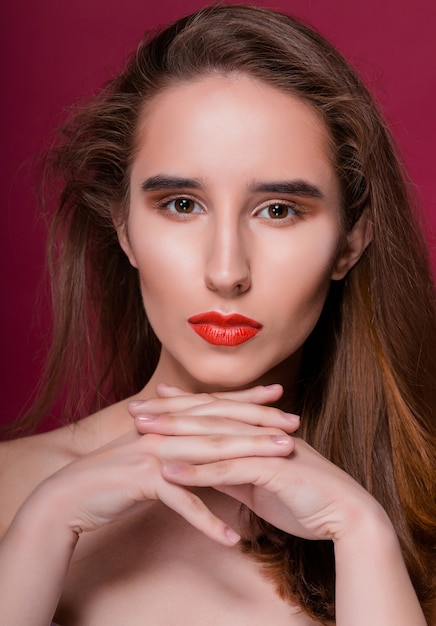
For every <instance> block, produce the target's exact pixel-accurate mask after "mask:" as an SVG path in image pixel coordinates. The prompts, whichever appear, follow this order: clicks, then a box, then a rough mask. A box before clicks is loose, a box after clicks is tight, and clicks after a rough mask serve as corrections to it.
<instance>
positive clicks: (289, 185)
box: [249, 179, 325, 200]
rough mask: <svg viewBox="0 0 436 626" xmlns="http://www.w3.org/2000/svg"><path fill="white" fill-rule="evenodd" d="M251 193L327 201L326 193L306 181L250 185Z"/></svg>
mask: <svg viewBox="0 0 436 626" xmlns="http://www.w3.org/2000/svg"><path fill="white" fill-rule="evenodd" d="M249 189H250V191H251V192H254V193H274V194H279V195H280V194H284V195H288V196H299V197H300V198H319V199H320V200H324V199H325V195H324V193H323V192H322V191H321V189H320V188H319V187H317V186H316V185H314V184H313V183H309V182H307V181H305V180H299V179H298V180H283V181H272V182H260V183H256V184H254V185H250V188H249Z"/></svg>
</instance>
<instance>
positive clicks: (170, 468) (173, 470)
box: [162, 463, 182, 474]
mask: <svg viewBox="0 0 436 626" xmlns="http://www.w3.org/2000/svg"><path fill="white" fill-rule="evenodd" d="M162 467H163V469H164V470H165V471H166V472H168V474H180V472H181V471H182V466H181V465H180V464H179V463H164V464H163V465H162Z"/></svg>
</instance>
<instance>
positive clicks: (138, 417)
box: [135, 413, 157, 422]
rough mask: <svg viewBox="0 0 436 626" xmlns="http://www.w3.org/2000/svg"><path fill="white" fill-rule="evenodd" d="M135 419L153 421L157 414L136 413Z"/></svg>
mask: <svg viewBox="0 0 436 626" xmlns="http://www.w3.org/2000/svg"><path fill="white" fill-rule="evenodd" d="M135 419H136V420H138V422H154V420H156V419H157V415H149V414H148V413H143V414H142V415H136V416H135Z"/></svg>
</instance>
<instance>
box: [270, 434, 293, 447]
mask: <svg viewBox="0 0 436 626" xmlns="http://www.w3.org/2000/svg"><path fill="white" fill-rule="evenodd" d="M271 439H272V440H273V441H274V443H277V444H278V445H279V446H285V445H287V444H288V443H289V442H290V441H291V438H290V437H288V436H287V435H273V437H271Z"/></svg>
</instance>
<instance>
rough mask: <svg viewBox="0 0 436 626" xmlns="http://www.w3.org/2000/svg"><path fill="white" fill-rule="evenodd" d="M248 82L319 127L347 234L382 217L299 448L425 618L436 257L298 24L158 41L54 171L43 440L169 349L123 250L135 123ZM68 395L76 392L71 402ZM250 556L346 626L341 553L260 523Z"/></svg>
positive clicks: (358, 99) (265, 19)
mask: <svg viewBox="0 0 436 626" xmlns="http://www.w3.org/2000/svg"><path fill="white" fill-rule="evenodd" d="M235 73H239V74H245V75H249V76H251V77H253V78H255V79H258V80H260V81H263V82H265V83H267V84H268V85H270V86H273V87H275V88H276V89H279V90H280V91H282V92H284V93H289V94H291V95H293V96H297V97H298V98H301V99H303V100H304V101H305V102H307V103H308V104H309V105H310V106H311V107H312V108H313V109H314V110H316V111H317V112H318V114H319V115H321V117H322V119H323V121H324V123H325V126H326V128H327V129H328V132H329V137H330V144H331V152H332V155H333V159H334V165H335V168H336V172H337V176H338V179H339V181H340V185H341V190H342V215H343V223H344V226H345V228H347V229H350V228H351V227H352V226H353V224H354V223H355V222H356V221H357V220H358V219H359V217H360V215H361V214H362V212H363V210H364V209H366V210H367V211H368V212H369V215H370V220H371V223H372V231H373V240H372V243H371V244H370V246H369V247H368V249H367V250H366V251H365V253H364V255H363V257H362V258H361V260H360V261H359V263H358V264H357V265H356V266H355V267H354V268H353V269H352V271H351V272H350V273H349V274H348V276H347V277H346V278H345V279H344V280H342V281H340V282H339V283H333V284H332V287H331V290H330V293H329V296H328V299H327V302H326V305H325V307H324V310H323V313H322V316H321V319H320V320H319V323H318V325H317V327H316V328H315V330H314V331H313V333H312V335H311V336H310V337H309V339H308V340H307V342H306V345H305V350H304V357H303V365H302V370H301V380H300V386H299V405H300V406H299V407H297V408H298V409H299V410H300V412H301V414H302V426H301V430H300V434H301V436H302V437H303V438H305V439H306V440H307V441H308V442H309V443H310V444H311V445H312V446H314V447H315V448H316V449H317V450H319V451H320V452H321V453H322V454H323V455H324V456H326V457H327V458H328V459H330V460H331V461H333V462H334V463H336V464H337V465H338V466H340V467H342V468H343V469H344V470H345V471H346V472H348V473H349V474H350V475H351V476H353V477H354V478H355V479H356V480H357V481H358V482H359V483H361V484H362V485H363V486H364V487H365V488H366V489H367V490H368V491H369V492H370V493H371V494H373V495H374V497H375V498H377V499H378V500H379V501H380V503H381V504H382V506H383V507H384V508H385V509H386V510H387V512H388V514H389V515H390V517H391V519H392V522H393V524H394V526H395V528H396V531H397V533H398V536H399V539H400V543H401V546H402V550H403V554H404V558H405V561H406V564H407V567H408V569H409V573H410V576H411V578H412V581H413V583H414V585H415V588H416V591H417V594H418V596H419V598H420V600H421V602H422V604H423V606H424V608H425V607H426V606H427V603H428V602H429V601H430V599H431V598H432V597H433V596H432V594H433V593H434V562H435V554H434V552H433V549H434V547H433V546H434V537H435V518H436V516H435V510H434V506H435V505H434V503H435V500H436V498H435V481H434V480H432V477H433V479H434V475H435V473H434V437H435V426H434V424H435V419H434V418H435V406H436V397H435V396H436V392H435V380H436V365H435V345H436V307H435V291H434V283H433V280H432V276H431V271H430V264H429V259H428V255H427V251H426V246H425V243H424V240H423V237H422V235H421V231H420V227H419V224H418V223H417V219H416V217H415V212H414V210H413V209H414V207H413V205H414V202H413V201H412V200H411V198H410V194H409V191H408V185H407V180H406V177H405V175H404V171H403V167H402V165H401V161H400V159H399V156H398V154H397V151H396V148H395V145H394V142H393V140H392V138H391V135H390V132H389V130H388V128H387V126H386V124H385V122H384V121H383V119H382V117H381V115H380V113H379V111H378V109H377V106H376V105H375V103H374V100H373V98H372V97H371V95H370V94H369V93H368V90H367V89H366V88H365V86H364V85H363V84H362V82H361V80H360V79H359V78H358V76H357V75H356V73H355V71H354V70H353V68H352V67H351V66H350V65H349V64H348V63H347V62H346V61H345V60H344V58H343V57H342V56H341V55H340V54H339V53H338V52H337V51H336V50H335V49H334V48H333V47H332V46H331V45H330V44H329V43H328V42H327V41H326V40H325V39H323V38H322V37H321V36H320V35H319V34H317V33H316V32H315V31H314V30H312V29H311V28H309V27H307V26H306V25H304V24H302V23H301V22H299V21H297V20H295V19H293V18H291V17H289V16H286V15H283V14H280V13H277V12H274V11H269V10H265V9H261V8H255V7H248V6H239V5H231V6H212V7H208V8H205V9H203V10H201V11H199V12H197V13H195V14H193V15H191V16H188V17H185V18H183V19H180V20H178V21H176V22H175V23H173V24H172V25H170V26H168V27H167V28H165V29H163V30H161V31H160V32H157V33H153V34H151V35H147V36H146V37H145V38H144V40H143V41H142V42H141V43H140V45H139V47H138V49H137V50H136V52H135V53H134V54H133V56H132V57H131V58H130V60H129V62H128V64H127V65H126V67H125V69H124V70H123V71H122V72H121V73H120V74H119V75H118V76H117V77H116V78H114V79H113V80H112V81H110V82H109V83H108V84H107V85H106V86H105V88H104V89H103V90H102V91H101V93H100V94H99V96H98V97H97V98H96V99H95V100H94V101H93V102H92V103H91V104H88V105H86V106H85V107H82V108H80V109H79V110H76V111H75V112H74V115H73V116H72V117H71V119H70V120H69V121H68V123H67V124H66V125H65V127H64V128H63V131H62V136H61V138H60V141H59V143H58V145H57V146H56V147H55V148H54V149H53V150H52V151H51V153H50V158H49V160H48V161H47V163H48V165H47V169H46V173H47V174H49V175H51V174H53V173H54V174H55V175H56V176H60V177H61V179H62V180H63V183H62V184H63V187H62V192H61V195H60V200H59V203H58V204H57V207H56V211H55V214H54V216H53V221H52V226H51V234H50V240H49V253H50V257H49V259H50V267H51V272H52V279H53V280H52V284H53V299H54V313H55V325H54V333H53V343H52V348H51V352H50V354H49V357H48V362H47V367H46V370H45V374H44V376H43V379H42V387H41V393H40V394H39V398H38V401H37V402H36V404H35V406H34V408H33V410H32V411H31V412H30V413H29V414H28V415H27V417H26V418H25V419H24V420H21V422H20V423H19V424H18V426H17V428H21V429H23V428H27V429H28V428H29V427H30V426H31V425H32V424H35V423H37V422H38V421H40V420H41V419H42V417H44V416H46V415H47V413H48V411H49V409H50V407H51V406H52V405H53V402H54V400H55V399H56V398H58V397H59V396H63V398H64V404H63V407H64V408H63V411H64V414H65V415H67V416H68V417H69V419H72V420H74V419H78V418H79V417H81V416H83V415H84V414H86V413H89V412H90V411H92V410H96V409H98V408H101V407H102V406H104V405H106V404H108V403H110V402H113V401H117V400H120V399H122V398H124V397H126V396H129V395H131V394H132V393H135V392H137V391H139V390H140V389H141V388H142V387H143V386H144V384H145V383H146V382H147V380H148V378H149V377H150V376H151V373H152V372H153V370H154V368H155V366H156V364H157V360H158V356H159V343H158V341H157V339H156V337H155V335H154V333H153V331H152V329H151V328H150V326H149V324H148V321H147V318H146V315H145V312H144V309H143V305H142V300H141V294H140V290H139V285H138V276H137V271H136V270H135V269H134V268H132V267H131V266H130V264H129V262H128V260H127V258H126V257H125V255H124V253H123V252H122V251H121V249H120V246H119V244H118V241H117V236H116V231H115V228H114V225H113V215H114V211H115V212H117V214H118V216H120V217H121V219H122V218H123V216H125V215H126V213H127V211H128V204H129V189H128V178H129V170H130V166H131V163H132V159H133V158H134V155H135V150H136V140H137V127H138V119H139V117H140V115H141V112H142V111H143V109H144V107H145V106H146V105H147V103H149V102H150V101H151V99H153V98H154V97H155V96H156V95H157V94H158V93H159V92H160V91H161V90H163V89H165V88H166V87H167V86H170V85H174V84H177V82H180V83H183V82H186V81H190V80H194V79H196V78H198V77H201V76H204V75H211V74H225V75H229V74H235ZM65 390H66V391H65ZM243 545H244V549H245V550H246V551H248V552H250V553H252V554H253V555H255V556H256V558H258V559H259V560H260V561H262V562H263V563H264V564H265V567H266V568H267V570H268V571H269V573H270V575H271V576H272V577H273V579H274V581H275V583H276V585H277V589H278V590H279V592H280V594H281V595H282V597H284V598H287V599H289V600H290V601H293V602H295V601H296V602H298V603H299V604H300V606H301V607H302V608H303V609H304V610H305V611H306V612H307V613H308V614H310V615H311V616H312V617H315V618H316V619H318V620H319V621H321V622H322V623H326V624H327V623H330V622H332V621H333V620H334V559H333V553H332V546H331V545H330V543H329V542H313V541H307V540H304V539H299V538H297V537H293V536H289V535H286V534H285V533H283V532H281V531H279V530H277V529H276V528H274V527H272V526H270V525H269V524H267V523H265V522H263V521H262V520H260V519H258V518H256V516H255V515H253V514H252V515H251V518H250V523H249V527H248V528H247V533H246V537H245V540H244V544H243Z"/></svg>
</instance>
